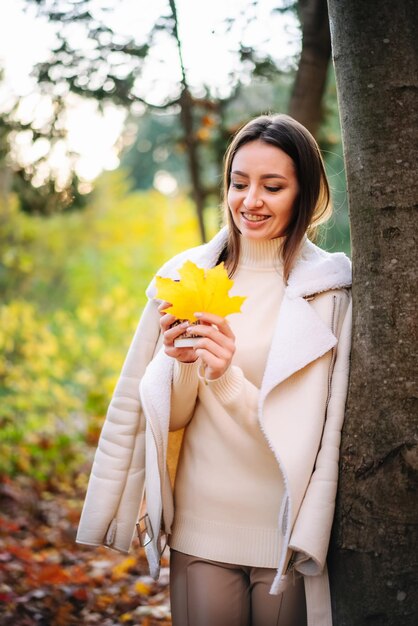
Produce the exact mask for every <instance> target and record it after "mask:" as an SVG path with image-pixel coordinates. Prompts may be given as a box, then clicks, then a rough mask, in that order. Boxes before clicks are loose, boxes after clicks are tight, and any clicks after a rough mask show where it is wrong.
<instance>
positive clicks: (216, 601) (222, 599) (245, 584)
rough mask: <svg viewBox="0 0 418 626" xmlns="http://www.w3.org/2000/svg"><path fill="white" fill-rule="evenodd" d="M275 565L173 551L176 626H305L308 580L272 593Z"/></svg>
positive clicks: (173, 610) (173, 617)
mask: <svg viewBox="0 0 418 626" xmlns="http://www.w3.org/2000/svg"><path fill="white" fill-rule="evenodd" d="M275 574H276V570H275V569H270V568H263V567H250V566H245V565H231V564H229V563H218V562H216V561H208V560H205V559H201V558H199V557H194V556H189V555H187V554H183V553H181V552H177V551H176V550H171V556H170V596H171V615H172V620H173V626H306V624H307V619H306V602H305V591H304V584H303V578H302V577H298V578H296V579H295V580H294V583H290V584H289V586H288V587H287V589H286V590H285V591H284V593H282V594H280V595H278V596H272V595H270V594H269V590H270V586H271V584H272V582H273V579H274V576H275Z"/></svg>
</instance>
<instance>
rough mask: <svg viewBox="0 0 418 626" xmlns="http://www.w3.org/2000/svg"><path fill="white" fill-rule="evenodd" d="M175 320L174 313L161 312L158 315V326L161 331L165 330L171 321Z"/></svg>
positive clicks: (170, 324) (171, 323)
mask: <svg viewBox="0 0 418 626" xmlns="http://www.w3.org/2000/svg"><path fill="white" fill-rule="evenodd" d="M175 321H176V318H175V317H174V315H170V313H162V314H161V317H160V326H161V328H162V330H163V331H166V330H168V329H169V328H170V326H172V325H173V322H175Z"/></svg>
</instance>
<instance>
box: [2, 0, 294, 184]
mask: <svg viewBox="0 0 418 626" xmlns="http://www.w3.org/2000/svg"><path fill="white" fill-rule="evenodd" d="M97 4H98V5H103V4H107V5H109V6H111V7H112V28H113V29H114V30H116V31H119V32H121V33H123V34H128V35H133V36H135V37H137V38H138V39H139V40H141V38H142V37H143V36H145V34H146V33H147V32H148V31H149V30H150V28H151V27H152V25H153V23H154V21H155V19H156V18H157V17H158V16H159V15H162V14H164V13H165V12H166V11H167V0H153V1H152V2H150V0H97ZM176 4H177V11H178V19H179V24H180V39H181V41H182V46H183V58H184V63H185V66H186V69H187V77H188V81H189V83H190V84H191V85H192V86H195V87H197V86H199V85H202V84H208V85H210V86H211V87H212V89H214V90H216V91H217V92H218V93H219V95H222V93H223V92H225V90H227V89H228V74H229V72H231V71H232V70H233V69H234V65H235V62H236V61H235V57H234V54H233V51H234V50H236V48H237V45H238V42H239V36H238V33H242V28H241V27H242V20H243V18H245V17H247V16H248V14H249V13H251V9H250V11H249V10H248V0H228V1H226V0H209V2H208V0H177V2H176ZM279 4H280V0H259V2H258V5H257V9H256V11H257V12H256V20H254V22H253V23H252V24H251V26H250V27H248V28H247V29H246V31H245V35H244V39H242V43H244V44H256V45H257V46H258V48H259V49H264V50H266V51H269V52H270V53H271V54H272V55H273V56H274V57H275V58H276V59H280V58H282V59H283V60H284V59H286V57H287V56H289V55H291V54H294V53H296V52H297V51H298V49H299V46H300V34H299V31H298V26H297V23H296V20H295V19H294V18H293V19H292V17H289V16H283V15H281V14H278V13H275V14H274V15H273V16H272V14H271V9H272V8H273V7H277V5H279ZM254 10H255V9H253V11H254ZM231 17H233V18H234V25H233V27H232V30H231V32H229V33H228V32H227V29H226V25H225V24H226V22H225V20H226V19H227V18H231ZM80 41H81V40H80ZM53 43H54V31H53V27H52V26H51V25H50V24H48V23H47V22H46V21H43V20H41V19H39V18H37V17H36V16H35V12H34V10H33V9H31V10H29V11H27V12H25V11H24V3H23V2H22V0H0V67H3V69H4V74H5V80H4V83H3V85H2V87H1V88H0V106H1V105H2V104H4V103H5V102H7V99H8V98H9V97H10V96H11V94H16V95H18V96H25V98H24V100H23V101H22V105H21V111H20V113H21V115H22V116H23V117H25V116H26V117H27V118H28V119H29V118H30V117H31V116H33V114H34V111H37V112H38V113H37V114H38V115H40V116H42V112H43V111H44V112H45V111H46V110H47V103H46V102H45V99H43V101H40V99H39V96H37V95H36V90H35V89H34V82H33V79H32V78H31V76H30V73H31V70H32V67H33V65H34V63H36V62H39V61H41V60H43V59H46V58H47V57H48V53H49V49H50V48H51V46H52V45H53ZM283 62H284V61H283ZM177 80H178V65H177V58H176V54H175V50H173V49H171V50H170V49H169V48H168V47H167V43H166V42H165V41H164V40H163V39H161V41H160V42H159V45H158V46H157V47H156V48H155V50H154V51H153V53H152V58H151V61H150V63H149V65H148V70H147V72H145V75H144V90H145V91H146V95H147V98H148V99H151V101H154V102H155V103H158V102H160V101H161V99H162V98H163V95H164V93H166V90H167V89H170V88H171V87H170V85H171V86H172V87H175V84H176V81H177ZM124 120H125V112H124V111H122V110H121V109H117V108H115V107H113V106H107V107H105V109H104V112H103V114H99V112H98V111H97V107H96V105H95V103H94V102H87V101H82V100H81V99H79V98H76V97H72V99H71V101H70V102H69V107H68V114H67V123H66V125H67V128H68V142H69V145H70V147H71V149H73V150H75V151H76V152H77V153H79V154H80V158H79V159H78V162H77V171H78V173H79V175H80V176H81V177H83V178H85V179H90V180H91V179H93V178H95V177H96V176H97V175H98V174H99V173H100V172H101V171H102V170H103V169H113V168H115V167H117V165H118V162H119V161H118V148H117V140H118V138H119V137H120V134H121V131H122V129H123V124H124ZM16 149H17V150H20V151H21V153H22V158H27V159H30V158H32V157H33V156H36V155H33V153H31V149H30V146H29V145H28V144H27V143H26V144H25V141H24V140H23V139H22V145H21V146H20V147H19V146H17V148H16ZM39 150H42V144H41V145H40V146H38V151H39ZM55 158H56V159H57V162H58V163H59V162H60V160H61V159H62V155H60V154H57V155H55ZM60 167H61V168H62V170H63V176H64V175H65V172H64V169H65V168H64V166H63V165H60Z"/></svg>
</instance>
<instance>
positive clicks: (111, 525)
mask: <svg viewBox="0 0 418 626" xmlns="http://www.w3.org/2000/svg"><path fill="white" fill-rule="evenodd" d="M159 330H160V326H159V314H158V310H157V303H156V302H155V301H150V302H148V304H147V305H146V307H145V309H144V312H143V314H142V316H141V319H140V322H139V325H138V328H137V330H136V333H135V335H134V338H133V340H132V343H131V346H130V348H129V351H128V354H127V357H126V359H125V362H124V365H123V368H122V372H121V375H120V378H119V380H118V382H117V385H116V388H115V391H114V394H113V397H112V400H111V402H110V405H109V409H108V412H107V415H106V420H105V423H104V425H103V428H102V432H101V435H100V439H99V443H98V448H97V451H96V454H95V457H94V462H93V467H92V471H91V475H90V480H89V484H88V488H87V494H86V499H85V502H84V507H83V511H82V514H81V519H80V524H79V527H78V533H77V538H76V541H77V542H78V543H83V544H88V545H101V544H103V545H107V546H109V547H112V548H114V549H116V550H120V551H122V552H127V551H129V548H130V545H131V542H132V538H133V534H134V531H135V524H136V522H137V517H138V512H139V508H140V504H141V500H142V497H143V492H144V479H145V418H144V415H143V412H142V410H141V406H140V398H139V383H140V380H141V378H142V376H143V373H144V371H145V368H146V366H147V364H148V363H149V361H150V360H151V359H152V356H153V354H154V352H155V349H156V345H157V342H158V338H159Z"/></svg>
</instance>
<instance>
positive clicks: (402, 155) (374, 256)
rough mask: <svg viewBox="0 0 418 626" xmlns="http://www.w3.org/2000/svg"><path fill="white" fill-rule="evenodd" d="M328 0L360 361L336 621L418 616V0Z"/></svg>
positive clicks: (342, 494) (341, 508)
mask: <svg viewBox="0 0 418 626" xmlns="http://www.w3.org/2000/svg"><path fill="white" fill-rule="evenodd" d="M328 4H329V13H330V24H331V36H332V49H333V60H334V64H335V71H336V80H337V89H338V98H339V106H340V117H341V124H342V131H343V144H344V152H345V162H346V172H347V181H348V196H349V209H350V217H351V233H352V254H353V266H354V284H353V304H354V329H353V352H352V369H351V380H350V388H349V395H348V401H347V413H346V421H345V426H344V432H343V439H342V450H341V454H342V457H341V473H340V489H339V499H338V502H337V511H336V519H335V525H334V533H333V540H332V546H331V552H330V571H331V590H332V597H333V612H334V624H336V626H363V625H364V626H366V625H367V626H370V625H372V624H373V625H375V626H413V625H414V626H415V624H417V623H418V618H417V612H416V611H417V588H418V585H417V557H418V553H417V543H416V528H417V523H418V507H417V503H418V498H417V492H416V486H417V475H418V447H417V436H416V416H417V414H418V412H417V407H416V397H417V389H416V379H417V377H416V356H414V348H416V326H415V314H416V302H417V275H416V269H415V268H416V250H417V248H416V241H415V238H416V229H417V213H416V212H414V209H416V202H417V198H418V185H417V179H418V176H417V174H418V173H417V162H418V137H417V127H418V120H417V112H418V106H417V98H416V96H417V86H418V84H417V82H418V81H417V77H418V68H417V55H416V51H417V48H416V41H417V34H416V32H414V28H413V24H414V16H416V1H415V0H400V1H399V2H396V3H394V2H393V0H380V1H379V2H378V1H377V0H370V1H365V0H329V2H328ZM414 340H415V345H414Z"/></svg>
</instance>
